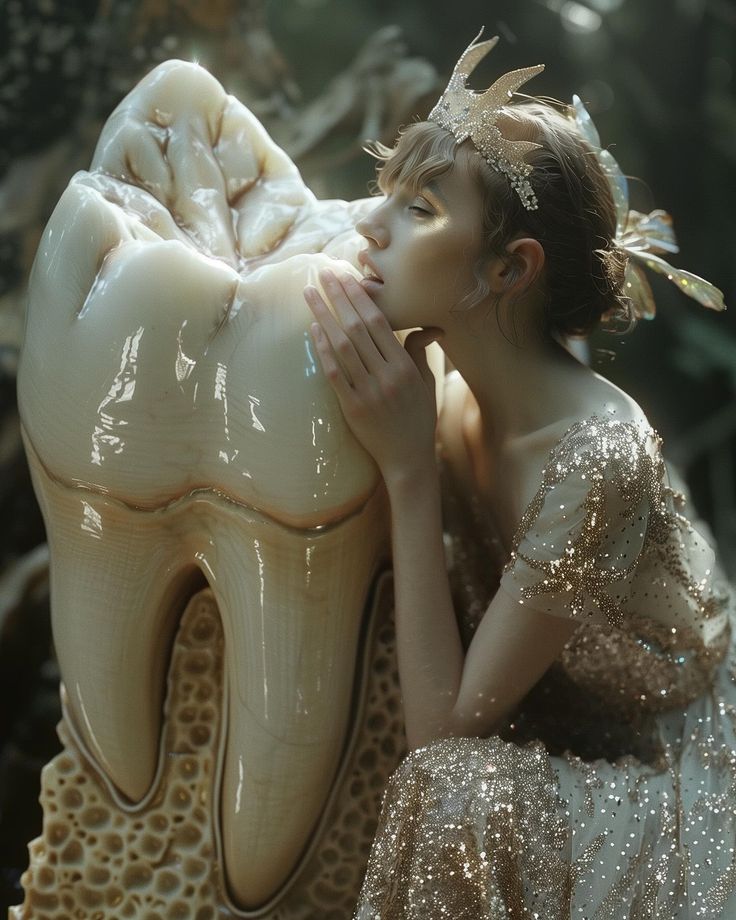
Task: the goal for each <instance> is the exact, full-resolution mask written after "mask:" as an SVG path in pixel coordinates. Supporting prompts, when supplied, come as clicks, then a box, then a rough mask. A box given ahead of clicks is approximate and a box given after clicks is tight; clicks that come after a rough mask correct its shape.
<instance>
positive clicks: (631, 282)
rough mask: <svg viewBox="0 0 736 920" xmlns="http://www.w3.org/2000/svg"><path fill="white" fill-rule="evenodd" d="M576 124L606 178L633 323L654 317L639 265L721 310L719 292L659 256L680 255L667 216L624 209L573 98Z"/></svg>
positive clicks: (613, 168) (606, 156)
mask: <svg viewBox="0 0 736 920" xmlns="http://www.w3.org/2000/svg"><path fill="white" fill-rule="evenodd" d="M572 108H573V112H574V113H575V123H576V125H577V127H578V130H579V131H580V133H581V134H582V136H583V137H584V138H585V139H586V140H587V141H588V143H589V144H590V145H591V147H592V148H593V149H594V150H595V152H596V155H597V157H598V162H599V163H600V165H601V168H602V170H603V172H604V174H605V176H606V178H607V179H608V184H609V186H610V189H611V194H612V196H613V201H614V205H615V207H616V238H615V239H614V243H615V244H616V246H618V248H619V249H623V250H624V252H626V253H627V254H628V255H629V256H630V259H629V264H628V265H627V267H626V276H625V282H626V290H627V293H628V296H629V297H630V298H631V300H632V301H633V304H634V311H635V313H636V316H637V319H652V318H653V317H654V315H655V313H656V307H655V304H654V296H653V294H652V289H651V287H650V285H649V281H648V280H647V277H646V274H645V272H644V270H643V268H642V266H646V267H647V268H649V269H651V270H652V271H655V272H657V273H658V274H660V275H664V276H665V278H667V279H668V281H671V282H672V283H673V284H676V285H677V286H678V287H679V289H680V290H681V291H682V292H683V294H687V296H688V297H692V298H693V300H697V301H698V303H701V304H703V306H704V307H709V308H710V309H711V310H725V309H726V305H725V303H724V302H723V293H722V292H721V291H720V290H719V289H718V288H717V287H716V286H715V285H714V284H711V283H710V282H709V281H706V280H705V278H700V277H698V275H693V274H692V273H691V272H686V271H683V269H681V268H675V267H674V266H672V265H670V264H669V262H666V261H665V260H664V259H663V258H662V257H661V255H659V254H660V253H663V252H666V253H669V252H679V248H678V246H677V242H676V240H675V233H674V230H673V227H672V218H671V217H670V215H669V214H668V213H667V212H666V211H661V210H655V211H652V212H651V213H649V214H642V213H641V212H639V211H634V210H630V209H629V184H628V182H627V180H626V176H625V175H624V174H623V173H622V172H621V169H620V167H619V165H618V163H617V162H616V160H615V158H614V157H613V155H612V154H611V153H610V151H608V150H603V149H601V141H600V137H599V135H598V131H597V129H596V127H595V125H594V124H593V119H592V118H591V117H590V113H589V112H588V110H587V109H586V108H585V106H584V105H583V103H582V101H581V100H580V97H579V96H573V97H572Z"/></svg>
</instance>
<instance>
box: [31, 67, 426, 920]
mask: <svg viewBox="0 0 736 920" xmlns="http://www.w3.org/2000/svg"><path fill="white" fill-rule="evenodd" d="M376 203H377V202H376V201H375V200H363V201H356V202H342V201H317V200H316V199H315V198H314V196H313V195H312V193H311V192H310V191H309V190H308V189H307V188H306V187H305V186H304V184H303V182H302V180H301V178H300V176H299V172H298V170H297V169H296V167H295V166H294V164H293V163H292V162H291V161H290V160H289V158H288V157H287V156H286V154H285V153H284V152H283V151H281V150H280V149H279V148H278V147H277V146H276V145H275V144H274V143H273V141H271V139H270V138H269V137H268V135H267V134H266V132H265V131H264V129H263V127H262V126H261V125H260V124H259V122H258V121H257V119H256V118H255V117H254V116H253V115H252V114H251V113H250V112H248V111H247V109H245V108H244V107H243V106H242V105H241V104H240V103H239V102H238V101H237V100H235V99H233V98H232V97H229V96H227V95H226V94H225V92H224V90H223V89H222V87H221V86H219V84H218V83H217V82H216V81H215V80H214V79H213V78H212V77H211V76H210V75H209V74H207V73H206V71H204V70H203V69H202V68H199V67H197V66H194V65H191V64H185V63H183V62H167V63H166V64H164V65H161V66H160V67H159V68H157V69H156V70H155V71H153V72H152V73H151V74H150V75H149V76H148V77H147V78H145V79H144V80H143V81H142V82H141V84H139V86H138V87H136V88H135V89H134V90H133V92H132V93H130V94H129V96H128V97H126V99H125V100H123V102H122V103H121V105H120V106H119V107H118V109H117V110H116V111H115V113H113V115H112V116H111V118H110V119H109V121H108V123H107V124H106V126H105V128H104V129H103V132H102V135H101V138H100V142H99V144H98V147H97V150H96V153H95V159H94V163H93V171H92V172H90V173H79V174H78V175H77V176H76V177H75V178H74V179H73V180H72V182H71V183H70V185H69V187H68V189H67V191H66V192H65V194H64V196H63V197H62V199H61V201H60V202H59V205H58V206H57V208H56V210H55V211H54V214H53V215H52V218H51V220H50V221H49V225H48V227H47V229H46V232H45V233H44V236H43V238H42V241H41V244H40V247H39V252H38V256H37V259H36V263H35V265H34V271H33V277H32V281H31V287H30V303H29V311H28V324H27V333H26V340H25V344H24V349H23V353H22V358H21V363H20V368H19V378H18V394H19V403H20V409H21V417H22V421H23V425H24V430H25V435H26V443H27V445H28V453H29V458H30V460H31V465H32V468H33V475H34V483H35V485H36V489H37V493H38V496H39V500H40V501H41V504H42V506H43V511H44V517H45V520H46V524H47V528H48V531H49V543H50V549H51V557H52V562H51V574H52V616H53V622H54V633H55V641H56V645H57V650H58V654H59V661H60V666H61V672H62V679H63V681H64V683H65V685H66V687H67V691H68V712H67V715H68V720H69V723H70V725H73V726H74V729H75V731H76V732H77V733H78V737H79V743H80V744H81V745H82V747H83V748H84V750H85V751H86V754H87V756H88V757H89V758H90V760H91V761H92V762H94V763H96V764H97V768H98V769H100V770H103V771H104V773H105V780H104V782H105V783H106V784H108V791H109V795H110V796H111V797H112V799H113V800H114V801H116V802H117V804H118V808H119V809H120V810H121V813H124V812H125V810H126V807H130V808H133V807H134V805H135V804H136V803H137V806H136V807H138V808H139V809H143V810H144V811H145V810H146V809H148V808H149V807H150V806H151V804H152V803H153V802H154V801H156V796H157V795H158V790H159V789H160V788H161V787H160V783H159V779H160V775H161V771H164V772H165V771H166V769H167V768H168V766H169V764H168V762H167V761H166V759H165V758H164V759H162V758H161V755H160V750H161V749H160V744H161V737H162V735H161V731H162V724H163V701H164V692H165V685H166V684H165V681H166V669H167V667H168V663H169V654H170V651H171V647H172V642H173V637H174V633H175V630H176V627H177V622H178V618H179V616H180V614H181V610H182V608H183V606H184V605H185V603H186V601H187V600H188V598H189V597H190V596H191V593H192V591H193V590H194V589H195V586H196V585H201V584H202V583H203V581H204V580H205V579H206V581H207V582H208V583H209V585H210V587H211V589H212V592H213V596H214V598H215V600H216V602H217V605H218V609H219V613H220V617H221V619H222V624H223V629H224V637H225V640H224V641H225V649H226V654H225V658H226V665H225V671H226V683H225V684H224V685H223V687H224V689H223V693H224V695H225V699H226V700H227V712H226V713H225V715H224V718H225V720H226V722H225V725H226V728H225V730H224V731H223V732H222V738H223V749H222V751H223V752H222V757H221V758H220V760H218V761H217V764H216V766H215V767H213V768H212V769H215V770H216V776H214V777H213V780H214V782H215V787H214V788H215V790H216V792H215V798H214V799H213V798H212V795H210V794H209V793H208V794H207V795H205V799H206V807H205V806H203V808H205V811H206V812H207V817H206V820H207V821H209V822H210V823H211V824H212V826H213V827H214V829H215V833H216V836H217V839H218V840H220V841H221V844H220V848H219V851H218V853H217V854H216V857H213V858H214V859H215V862H216V865H217V870H216V871H217V872H219V873H220V874H221V875H222V876H223V877H227V879H228V886H229V890H230V892H231V895H232V896H233V898H234V899H235V900H236V901H237V902H238V904H239V905H240V907H241V908H242V907H243V906H244V905H256V904H262V903H265V902H267V901H268V900H269V899H272V898H278V897H281V896H282V895H283V893H284V891H285V886H287V885H288V883H289V879H290V878H292V877H293V874H294V872H296V871H297V869H298V867H299V866H300V865H301V862H302V860H303V859H304V854H305V852H306V850H305V848H306V847H308V846H309V845H310V841H313V840H315V839H316V837H315V834H317V828H318V826H320V821H321V816H322V815H323V814H324V809H325V808H326V807H327V802H328V801H329V800H330V796H331V795H335V794H338V792H339V794H342V793H343V792H344V789H342V788H341V787H340V788H339V789H338V787H339V776H340V775H342V774H341V773H340V771H341V770H342V769H343V767H344V756H345V744H346V739H347V738H348V736H349V735H350V733H351V731H352V730H353V725H352V722H351V718H352V716H351V709H350V700H351V695H352V694H353V692H354V688H355V687H356V686H357V685H356V684H354V680H355V667H356V661H357V660H358V659H359V658H360V656H361V655H362V653H363V646H362V644H361V643H362V641H363V639H362V634H361V631H360V630H361V622H362V617H363V612H364V608H365V604H366V598H367V597H368V595H369V591H370V585H371V583H372V579H373V577H374V574H375V571H376V569H377V566H378V565H379V564H380V563H381V560H382V559H385V558H386V554H387V534H388V528H387V524H388V513H387V507H386V504H385V495H384V494H383V490H382V487H381V486H380V483H379V477H378V473H377V469H376V467H375V464H374V463H373V462H372V460H371V459H370V457H369V456H368V455H367V454H366V452H365V451H364V450H363V449H362V448H361V447H360V445H359V444H358V443H357V441H356V440H355V439H354V438H353V437H352V435H351V433H350V431H349V428H348V426H347V425H346V423H345V421H344V419H343V417H342V414H341V412H340V410H339V405H338V403H337V400H336V398H335V396H334V393H333V391H332V389H331V387H330V386H329V384H328V382H327V381H326V380H325V379H324V376H323V375H322V374H321V373H320V372H319V369H318V364H317V360H316V356H315V353H314V348H313V346H312V345H311V340H310V337H309V332H308V328H309V323H310V321H311V314H310V312H309V310H308V309H307V307H306V304H305V302H304V299H303V294H302V291H303V287H304V285H305V284H306V283H308V282H315V281H316V280H317V272H318V270H319V269H320V268H321V267H323V266H325V265H332V266H333V267H334V266H335V263H334V260H343V261H341V262H340V263H339V264H340V266H341V267H342V268H343V269H345V270H346V271H352V272H353V273H356V274H358V272H357V270H356V267H355V265H356V254H357V252H358V250H359V249H361V248H364V246H365V241H364V240H362V239H361V238H360V237H359V236H358V235H357V234H356V233H355V231H354V224H355V221H356V219H357V218H359V217H360V216H362V215H364V214H365V213H367V212H368V211H369V210H370V209H371V208H372V207H374V205H375V204H376ZM435 351H438V349H437V348H435ZM382 495H383V498H381V496H382ZM358 689H360V688H358ZM190 741H191V739H190ZM72 747H73V746H72ZM85 769H86V768H85ZM241 771H242V775H241ZM197 794H198V795H199V793H197ZM47 805H48V808H49V809H51V811H53V805H54V803H53V802H52V801H51V800H50V799H49V800H48V802H47ZM90 807H91V806H90ZM142 813H143V812H142ZM80 820H81V818H80ZM115 820H117V819H115ZM203 820H204V819H203ZM89 831H90V829H89V828H84V827H81V829H80V831H79V835H80V837H81V838H84V839H89V836H90V834H89ZM130 833H132V831H131V832H130ZM85 835H87V837H86V838H85ZM92 836H94V834H92ZM346 841H347V838H346ZM345 845H346V846H347V842H346V843H345ZM53 852H54V853H56V851H53ZM85 852H86V851H85ZM72 855H73V853H72ZM57 856H58V854H57ZM34 858H35V857H34ZM341 858H342V857H341ZM346 858H347V857H346ZM139 859H140V860H141V862H140V863H139V865H141V866H142V865H143V864H144V862H143V858H142V857H140V856H139ZM154 862H155V860H154ZM53 864H54V865H55V863H53ZM153 865H154V863H151V864H150V866H149V868H151V867H152V866H153ZM72 876H73V877H72ZM44 877H45V876H44ZM100 877H101V876H100ZM65 879H66V881H65V882H64V884H65V885H67V883H68V884H69V885H71V886H72V887H73V882H76V883H78V884H79V885H80V886H81V887H80V891H82V890H84V886H85V885H87V882H86V881H84V879H83V876H82V875H81V874H79V873H77V874H76V875H75V873H74V872H72V875H70V876H68V877H66V876H65ZM141 886H142V888H141V890H143V889H144V888H145V887H146V886H145V885H144V884H143V882H142V881H141ZM70 890H71V889H70ZM81 896H82V895H81V894H80V897H81ZM69 897H72V895H71V894H69ZM89 897H90V898H92V896H91V895H90V896H89ZM131 897H133V896H132V895H131ZM168 909H169V908H167V910H168ZM170 909H171V911H174V913H172V914H171V916H174V915H175V914H176V911H177V910H180V908H178V907H177V908H174V907H171V908H170ZM182 909H183V908H182ZM233 909H234V908H233ZM203 916H204V915H203Z"/></svg>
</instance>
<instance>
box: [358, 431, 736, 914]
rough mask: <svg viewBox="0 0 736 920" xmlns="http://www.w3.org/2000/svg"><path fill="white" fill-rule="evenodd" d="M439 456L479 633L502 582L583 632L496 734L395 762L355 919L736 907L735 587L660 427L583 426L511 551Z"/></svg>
mask: <svg viewBox="0 0 736 920" xmlns="http://www.w3.org/2000/svg"><path fill="white" fill-rule="evenodd" d="M441 469H442V479H443V489H444V503H445V504H444V516H445V527H446V537H445V539H446V547H447V555H448V566H449V571H450V577H451V586H452V589H453V595H454V598H455V602H456V609H457V610H458V615H459V619H460V624H461V631H462V634H463V641H464V642H465V643H466V644H467V643H468V642H469V641H470V638H471V637H472V634H473V631H474V629H475V627H476V626H477V623H478V621H479V619H480V616H481V615H482V613H483V611H484V610H485V608H486V606H487V604H488V602H489V600H490V598H491V597H492V596H493V594H494V593H495V591H497V590H499V589H500V590H504V591H506V592H507V593H508V594H510V595H511V596H512V597H514V598H516V599H517V601H518V602H519V604H524V605H527V606H530V607H532V608H533V609H535V610H540V611H546V612H548V613H550V614H555V615H561V614H562V615H566V616H569V617H572V618H574V619H576V620H579V622H580V627H579V629H578V630H577V632H576V633H575V634H574V635H573V637H572V639H571V640H570V641H569V642H568V644H567V645H566V646H565V648H564V650H563V652H562V653H561V655H560V656H559V658H558V660H557V661H556V662H555V663H554V664H553V665H552V667H551V668H550V669H549V671H548V672H547V674H545V676H544V677H543V678H542V680H541V681H539V683H538V684H537V685H536V686H535V687H534V688H533V690H532V691H531V692H530V693H529V694H528V696H527V697H526V698H525V700H523V701H522V703H521V705H520V706H519V708H518V711H517V712H515V713H514V714H513V716H512V717H511V718H510V719H509V721H508V723H507V724H506V725H505V726H503V728H502V729H501V730H500V731H499V732H498V734H496V735H493V736H491V737H489V738H484V739H480V738H455V739H445V740H441V741H437V742H435V743H433V744H430V745H428V746H427V747H425V748H421V749H419V750H417V751H414V752H413V753H412V754H410V755H409V756H408V757H407V758H406V760H405V761H404V762H403V763H402V765H401V766H400V767H399V769H398V770H397V771H396V772H395V773H394V775H393V776H392V779H391V781H390V782H389V785H388V788H387V790H386V794H385V797H384V803H383V810H382V814H381V820H380V823H379V828H378V832H377V835H376V839H375V841H374V844H373V849H372V851H371V856H370V861H369V865H368V870H367V873H366V878H365V881H364V885H363V889H362V892H361V897H360V901H359V903H358V906H357V909H356V913H355V918H356V920H400V918H402V920H404V918H405V920H420V918H421V920H427V918H429V920H432V918H435V917H451V918H453V920H459V918H467V920H471V918H472V920H478V918H489V920H490V918H492V920H521V918H524V920H526V918H529V920H533V918H534V920H563V918H564V920H567V918H572V920H654V918H660V920H665V918H666V920H695V918H716V917H720V918H723V920H732V918H734V917H736V650H734V645H733V640H732V636H733V634H734V633H736V630H732V624H733V619H734V612H735V609H736V603H735V601H734V593H733V589H732V587H731V586H730V585H729V584H728V583H727V581H726V579H725V577H724V576H723V573H722V571H721V569H720V567H719V565H718V563H717V561H716V559H715V556H714V553H713V550H712V548H711V545H710V543H709V542H708V536H709V535H708V530H707V527H706V525H705V524H703V523H702V522H700V521H698V520H697V519H696V517H695V514H694V513H693V509H692V507H691V504H690V499H689V497H688V495H687V491H686V489H685V487H684V486H683V485H682V484H681V483H679V482H678V481H677V477H676V472H675V471H674V470H673V469H671V468H670V467H669V466H668V465H667V464H666V463H665V461H664V459H663V456H662V442H661V439H660V438H659V436H658V435H657V433H656V432H655V431H654V430H653V429H652V428H651V427H650V426H649V425H648V424H647V423H646V422H645V421H644V420H642V421H621V420H618V419H615V418H613V417H598V416H592V417H591V418H589V419H586V420H584V421H580V422H578V423H576V424H575V425H573V426H571V427H570V428H569V429H568V430H567V432H565V434H564V435H563V436H562V438H561V439H560V440H559V441H558V442H557V444H556V445H555V446H554V447H553V449H552V450H551V451H550V454H549V456H548V459H547V463H546V465H545V469H544V472H543V476H542V482H541V484H540V486H539V489H538V491H537V493H536V495H535V496H534V498H533V499H532V501H531V502H530V504H529V507H528V508H527V510H526V512H525V513H524V515H523V517H522V519H521V521H520V523H519V527H518V529H517V531H516V535H515V537H514V540H513V545H512V546H511V547H510V548H508V550H505V549H504V547H503V546H502V543H501V540H500V537H499V535H498V533H496V532H495V531H494V528H493V526H492V521H491V519H490V516H488V515H486V514H485V513H484V511H483V509H482V507H481V506H480V504H479V503H478V501H477V499H476V498H475V497H474V496H468V495H467V494H464V493H463V491H462V490H461V489H460V488H459V486H458V483H457V482H456V481H455V480H454V479H453V476H452V473H451V470H450V468H449V465H447V464H442V467H441ZM711 542H712V541H711ZM484 562H485V565H484ZM552 601H554V602H555V603H554V604H553V603H552Z"/></svg>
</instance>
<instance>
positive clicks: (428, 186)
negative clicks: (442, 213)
mask: <svg viewBox="0 0 736 920" xmlns="http://www.w3.org/2000/svg"><path fill="white" fill-rule="evenodd" d="M424 188H426V189H428V190H429V191H430V192H432V194H433V195H436V196H437V197H438V198H439V200H440V201H441V202H442V204H444V205H445V206H446V205H447V199H446V198H445V196H444V195H443V194H442V192H441V190H440V187H439V185H437V183H436V182H435V180H434V179H432V181H431V182H427V183H426V185H425V186H424Z"/></svg>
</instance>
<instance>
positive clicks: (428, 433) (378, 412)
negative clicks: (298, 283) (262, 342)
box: [304, 270, 441, 485]
mask: <svg viewBox="0 0 736 920" xmlns="http://www.w3.org/2000/svg"><path fill="white" fill-rule="evenodd" d="M320 280H321V281H322V284H323V285H324V289H325V292H326V294H327V296H328V297H329V299H330V301H331V303H332V305H333V307H334V309H335V315H333V314H332V312H331V311H330V309H329V307H328V306H327V304H326V303H325V301H324V300H323V299H322V297H321V295H320V293H319V291H317V289H316V288H314V287H312V286H311V285H309V286H307V287H306V288H305V289H304V297H305V299H306V301H307V303H308V304H309V307H310V309H311V310H312V313H313V314H314V317H315V319H316V320H317V322H315V323H312V325H311V332H312V338H313V340H314V344H315V346H316V348H317V354H318V355H319V359H320V363H321V365H322V369H323V370H324V372H325V375H326V377H327V379H328V380H329V382H330V383H331V384H332V387H333V388H334V390H335V393H336V394H337V398H338V400H339V401H340V407H341V409H342V412H343V415H344V416H345V420H346V421H347V423H348V425H349V426H350V428H351V430H352V432H353V434H354V435H355V437H356V438H357V439H358V440H359V441H360V443H361V444H362V445H363V447H365V449H366V450H367V451H368V453H370V454H371V456H372V457H373V458H374V460H375V461H376V463H377V464H378V468H379V469H380V471H381V474H382V475H383V477H384V479H385V480H386V482H387V484H389V485H390V483H391V481H392V480H394V479H395V478H397V477H399V476H402V475H407V474H409V475H413V474H415V473H417V472H419V471H421V470H423V469H425V468H426V467H427V466H430V465H431V467H432V468H433V467H434V439H435V427H436V424H437V406H436V401H435V382H434V376H433V375H432V371H431V370H430V368H429V365H428V364H427V357H426V354H425V351H424V349H425V347H426V346H427V345H429V344H430V342H433V341H435V340H436V339H437V338H438V336H439V335H440V334H441V333H440V330H439V329H422V330H420V331H418V332H412V333H411V334H410V335H409V336H408V337H407V339H406V342H405V345H404V346H402V345H401V344H400V343H399V341H398V340H397V339H396V337H395V336H394V333H393V332H392V330H391V327H390V326H389V324H388V322H387V321H386V318H385V316H384V315H383V314H382V313H381V311H380V310H379V309H378V307H377V306H376V305H375V303H374V302H373V301H372V300H371V298H370V297H369V296H368V294H367V292H366V291H365V290H364V288H363V287H362V286H361V285H360V284H359V283H358V281H357V280H356V279H355V278H354V277H352V276H351V275H348V274H341V276H340V277H339V278H338V277H337V276H336V275H335V274H334V273H332V272H331V271H328V270H324V271H322V272H320Z"/></svg>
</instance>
